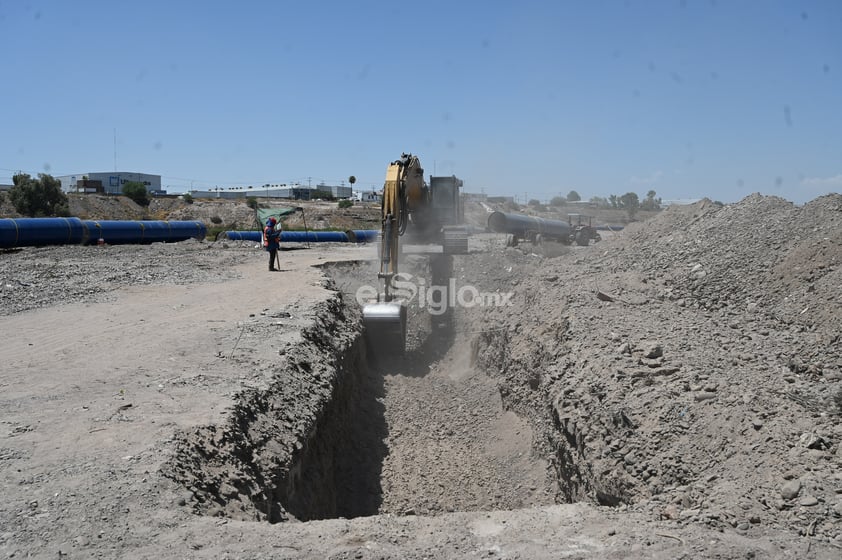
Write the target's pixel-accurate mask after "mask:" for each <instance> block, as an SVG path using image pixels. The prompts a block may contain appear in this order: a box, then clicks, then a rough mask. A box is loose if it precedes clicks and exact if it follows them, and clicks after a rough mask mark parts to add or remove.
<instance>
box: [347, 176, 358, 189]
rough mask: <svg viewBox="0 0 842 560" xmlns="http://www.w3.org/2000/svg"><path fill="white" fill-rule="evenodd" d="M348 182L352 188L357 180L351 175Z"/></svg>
mask: <svg viewBox="0 0 842 560" xmlns="http://www.w3.org/2000/svg"><path fill="white" fill-rule="evenodd" d="M348 182H349V183H351V186H352V187H353V186H354V183H356V182H357V178H356V177H354V176H353V175H351V176H350V177H348Z"/></svg>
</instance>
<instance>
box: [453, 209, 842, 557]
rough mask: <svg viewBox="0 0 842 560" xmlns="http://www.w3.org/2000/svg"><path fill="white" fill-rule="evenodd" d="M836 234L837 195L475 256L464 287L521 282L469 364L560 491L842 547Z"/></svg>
mask: <svg viewBox="0 0 842 560" xmlns="http://www.w3.org/2000/svg"><path fill="white" fill-rule="evenodd" d="M841 234H842V197H840V196H839V195H831V196H826V197H822V198H819V199H817V200H815V201H813V202H811V203H810V204H808V205H806V206H804V207H801V208H796V207H794V206H793V205H791V204H789V203H787V202H785V201H783V200H781V199H778V198H774V197H762V196H759V195H753V196H750V197H747V198H746V199H744V200H742V201H741V202H739V203H737V204H734V205H730V206H724V207H720V206H718V205H714V204H712V203H710V202H709V201H702V202H700V203H698V204H696V205H694V206H691V207H684V208H680V207H676V208H671V209H670V210H668V211H666V212H663V213H662V214H661V215H660V216H658V217H657V218H655V219H653V220H651V221H649V222H646V223H643V224H639V225H637V226H635V227H633V228H630V230H628V231H627V232H626V233H625V234H624V235H622V236H618V237H616V238H614V239H613V240H610V241H605V242H603V243H599V244H597V245H594V246H591V247H589V248H583V249H581V250H579V249H578V248H577V249H576V250H575V251H573V252H570V253H568V254H567V255H565V256H563V257H561V258H557V259H543V258H542V257H541V255H539V254H535V253H533V254H524V253H523V252H521V251H517V250H515V249H506V250H503V249H497V250H496V251H495V252H493V253H492V254H490V255H489V254H477V255H472V256H471V257H470V261H469V264H468V265H467V266H466V267H465V281H466V282H474V283H477V284H479V285H481V286H483V287H484V288H486V289H491V290H493V289H498V290H504V289H510V290H512V291H513V292H514V293H515V296H514V298H513V301H514V305H513V306H512V307H510V308H505V309H485V310H484V313H483V319H482V321H481V322H480V323H481V324H483V325H490V324H493V325H496V326H497V327H498V329H499V330H494V331H491V330H489V331H487V332H485V333H484V334H482V335H481V338H480V341H479V348H480V350H479V360H480V361H481V363H482V364H483V366H484V367H485V368H486V370H487V371H488V372H489V373H490V374H492V375H494V376H495V377H496V378H497V379H498V382H499V384H500V388H501V392H502V394H503V395H504V401H505V402H506V403H507V404H508V406H510V407H512V409H514V410H516V411H517V412H518V413H519V414H522V415H524V416H526V417H529V418H531V421H532V424H533V426H534V427H535V430H536V433H539V434H541V436H540V437H539V439H538V442H537V444H538V445H539V447H542V448H544V449H545V450H546V451H547V452H549V453H551V455H552V456H553V457H554V462H555V468H556V470H557V473H558V476H559V481H560V485H561V492H560V495H559V499H561V500H593V501H596V502H598V503H602V504H604V505H612V506H616V505H622V504H625V505H626V506H630V507H632V508H635V509H639V510H641V511H647V512H649V513H650V514H651V515H653V516H655V517H656V518H666V519H675V520H678V521H679V522H681V523H690V522H698V523H704V524H706V525H710V526H714V527H716V526H726V525H728V526H731V527H736V528H738V529H739V530H740V531H747V532H750V531H751V530H752V529H753V528H756V527H758V526H761V525H762V526H764V527H766V528H770V527H771V528H785V529H786V530H791V531H795V532H799V533H800V534H804V535H819V536H820V537H821V538H823V539H826V540H829V541H832V542H834V543H836V544H838V545H842V530H841V529H842V523H840V521H841V520H842V474H840V472H842V469H840V467H842V452H840V442H842V425H840V421H839V419H840V413H841V412H842V409H841V408H840V407H842V373H840V371H842V352H840V340H839V326H838V325H839V323H838V321H839V319H838V318H839V317H840V316H842V313H840V312H842V297H840V291H839V286H840V280H842V278H840V271H839V263H840V259H842V237H840V235H841ZM475 271H490V274H484V275H479V274H478V273H477V272H475Z"/></svg>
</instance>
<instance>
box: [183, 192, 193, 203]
mask: <svg viewBox="0 0 842 560" xmlns="http://www.w3.org/2000/svg"><path fill="white" fill-rule="evenodd" d="M181 198H182V199H183V200H184V202H186V203H187V204H193V195H192V194H190V193H184V195H183V196H182V197H181Z"/></svg>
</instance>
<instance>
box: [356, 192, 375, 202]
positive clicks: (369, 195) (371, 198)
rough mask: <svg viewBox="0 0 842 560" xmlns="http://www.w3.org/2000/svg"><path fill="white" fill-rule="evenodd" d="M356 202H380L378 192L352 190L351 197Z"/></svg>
mask: <svg viewBox="0 0 842 560" xmlns="http://www.w3.org/2000/svg"><path fill="white" fill-rule="evenodd" d="M351 198H353V199H354V200H356V201H358V202H380V198H381V196H380V193H379V192H377V191H354V196H353V197H351Z"/></svg>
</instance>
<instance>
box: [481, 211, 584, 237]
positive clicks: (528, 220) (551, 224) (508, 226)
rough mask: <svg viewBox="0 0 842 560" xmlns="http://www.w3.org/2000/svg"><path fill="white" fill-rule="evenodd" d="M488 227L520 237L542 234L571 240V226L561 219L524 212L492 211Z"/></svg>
mask: <svg viewBox="0 0 842 560" xmlns="http://www.w3.org/2000/svg"><path fill="white" fill-rule="evenodd" d="M488 229H490V230H491V231H493V232H496V233H511V234H513V235H517V236H518V237H520V238H525V239H528V238H532V237H534V236H536V235H541V236H543V237H546V238H548V239H558V240H560V241H569V239H570V232H571V227H570V224H568V223H567V222H562V221H561V220H547V219H544V218H538V217H535V216H526V215H524V214H507V213H504V212H492V213H491V214H489V216H488Z"/></svg>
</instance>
